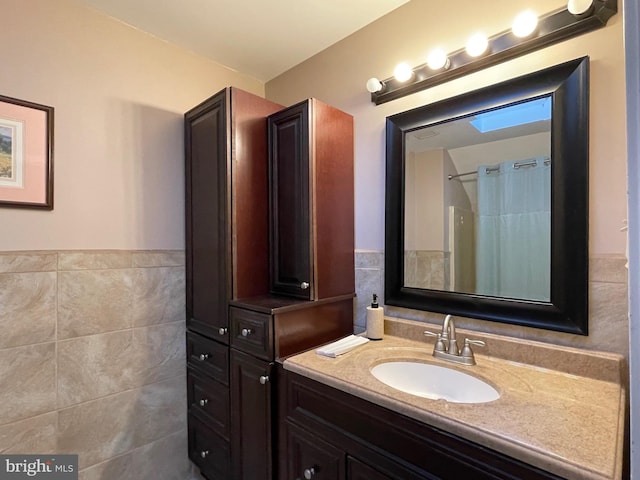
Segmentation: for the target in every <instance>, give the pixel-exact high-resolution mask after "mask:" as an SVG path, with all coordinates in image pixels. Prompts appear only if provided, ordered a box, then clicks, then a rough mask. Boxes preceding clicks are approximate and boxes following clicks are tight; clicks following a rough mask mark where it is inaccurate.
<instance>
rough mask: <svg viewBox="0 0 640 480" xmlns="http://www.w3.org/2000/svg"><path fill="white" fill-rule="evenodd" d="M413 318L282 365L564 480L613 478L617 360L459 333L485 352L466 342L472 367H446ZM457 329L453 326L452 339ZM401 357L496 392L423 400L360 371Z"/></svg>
mask: <svg viewBox="0 0 640 480" xmlns="http://www.w3.org/2000/svg"><path fill="white" fill-rule="evenodd" d="M389 321H390V320H389V319H387V322H389ZM414 323H416V325H412V322H408V321H400V323H395V324H394V326H395V327H397V326H398V325H399V326H400V327H402V328H394V327H392V328H389V325H387V326H386V327H385V329H386V331H387V332H388V331H392V332H393V333H394V335H393V336H392V335H389V334H386V335H385V338H384V340H382V341H378V342H368V343H367V344H365V345H363V346H360V347H357V348H356V349H355V350H353V351H351V352H349V353H346V354H344V355H341V356H339V357H337V358H329V357H323V356H320V355H318V354H316V353H315V351H308V352H304V353H301V354H299V355H295V356H292V357H289V358H287V359H286V360H285V361H284V368H285V369H286V370H289V371H292V372H295V373H298V374H300V375H304V376H306V377H309V378H311V379H314V380H317V381H319V382H322V383H324V384H326V385H329V386H332V387H335V388H337V389H339V390H342V391H345V392H347V393H351V394H353V395H355V396H357V397H360V398H363V399H365V400H368V401H370V402H372V403H375V404H377V405H380V406H383V407H386V408H389V409H390V410H393V411H396V412H399V413H402V414H404V415H407V416H409V417H412V418H414V419H416V420H419V421H422V422H424V423H427V424H429V425H432V426H434V427H437V428H440V429H443V430H445V431H448V432H450V433H453V434H456V435H459V436H460V437H463V438H466V439H468V440H471V441H474V442H476V443H478V444H481V445H485V446H487V447H489V448H492V449H494V450H496V451H499V452H502V453H504V454H506V455H509V456H511V457H514V458H517V459H519V460H522V461H524V462H526V463H528V464H531V465H534V466H537V467H539V468H542V469H543V470H546V471H549V472H552V473H554V474H557V475H560V476H562V477H565V478H568V479H580V480H582V479H585V480H586V479H598V480H601V479H619V478H620V477H621V469H622V450H623V436H624V422H625V415H624V411H625V390H624V388H623V386H622V385H621V383H620V379H621V374H622V365H623V363H622V362H623V360H622V357H619V356H617V355H612V354H598V353H594V352H587V351H583V350H578V349H571V348H565V347H557V348H556V347H550V346H549V345H548V344H537V343H536V342H527V341H523V340H519V339H507V338H505V337H498V336H495V335H488V334H487V335H482V334H478V333H477V332H468V333H471V335H466V336H472V337H473V338H480V339H483V340H485V341H486V342H487V350H486V351H487V352H489V351H490V352H491V353H492V356H487V355H483V354H482V352H481V351H480V350H481V349H480V348H478V347H474V350H475V355H476V361H477V365H474V366H463V365H456V364H453V363H450V362H445V361H443V360H439V359H436V358H434V357H433V356H432V355H431V352H432V351H433V340H428V339H425V340H422V339H420V336H421V332H422V331H423V330H425V327H427V328H428V327H434V326H433V325H426V324H417V322H414ZM429 329H430V330H433V329H432V328H429ZM418 331H419V333H418V335H416V333H417V332H418ZM396 334H400V335H403V336H396ZM464 335H465V332H464V331H462V332H460V331H459V333H458V339H460V338H464ZM404 337H409V338H404ZM410 338H411V339H410ZM412 339H419V340H418V341H416V340H412ZM492 342H493V344H494V346H493V348H492V349H491V348H489V347H490V346H491V344H492ZM509 354H512V356H513V357H516V358H517V359H518V360H521V358H519V357H522V356H523V355H524V356H528V357H529V358H531V359H532V363H533V364H529V363H526V364H525V363H521V362H518V361H514V360H513V359H511V358H509V356H510V355H509ZM498 355H500V356H498ZM408 359H410V360H417V361H421V362H426V363H433V364H436V365H443V366H447V367H449V368H454V369H457V370H459V371H462V372H466V373H470V374H472V375H474V376H476V377H478V378H480V379H482V380H484V381H486V382H487V383H489V384H491V385H492V386H493V387H494V388H496V389H497V390H498V391H499V393H500V398H499V399H498V400H495V401H493V402H488V403H481V404H463V403H449V402H447V401H445V400H430V399H426V398H422V397H417V396H414V395H411V394H408V393H404V392H401V391H399V390H396V389H394V388H392V387H389V386H387V385H385V384H384V383H382V382H380V381H379V380H377V379H376V378H375V377H374V376H373V375H372V374H371V373H370V372H369V370H370V368H371V367H373V366H375V365H377V364H379V363H383V362H386V361H390V360H408ZM547 364H555V365H558V366H556V367H555V368H556V369H550V368H548V367H547ZM541 365H542V366H541ZM560 365H564V366H565V367H566V368H564V367H561V366H560ZM580 370H582V371H580Z"/></svg>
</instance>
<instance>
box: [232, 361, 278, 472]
mask: <svg viewBox="0 0 640 480" xmlns="http://www.w3.org/2000/svg"><path fill="white" fill-rule="evenodd" d="M272 369H273V362H268V361H264V360H260V359H257V358H255V357H252V356H250V355H247V354H245V353H242V352H239V351H237V350H235V349H232V350H231V401H232V409H231V417H232V418H231V422H232V425H233V438H234V440H233V443H232V445H233V471H234V474H235V475H234V478H235V479H237V480H271V479H272V478H273V465H274V462H273V449H272V443H273V436H274V434H275V431H274V429H273V427H272V424H273V423H274V415H273V405H274V402H273V398H274V384H275V378H274V376H273V374H272Z"/></svg>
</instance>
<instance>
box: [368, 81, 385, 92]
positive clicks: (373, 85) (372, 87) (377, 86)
mask: <svg viewBox="0 0 640 480" xmlns="http://www.w3.org/2000/svg"><path fill="white" fill-rule="evenodd" d="M382 87H383V85H382V82H381V81H380V80H378V79H377V78H375V77H371V78H370V79H369V80H367V91H368V92H369V93H376V92H379V91H380V90H382Z"/></svg>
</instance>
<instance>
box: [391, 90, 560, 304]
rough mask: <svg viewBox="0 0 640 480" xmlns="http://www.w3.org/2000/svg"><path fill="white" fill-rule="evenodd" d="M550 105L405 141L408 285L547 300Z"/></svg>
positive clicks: (519, 107) (445, 126)
mask: <svg viewBox="0 0 640 480" xmlns="http://www.w3.org/2000/svg"><path fill="white" fill-rule="evenodd" d="M551 103H552V99H551V96H545V97H542V98H538V99H534V100H528V101H526V102H522V103H517V104H513V105H505V106H502V107H500V108H497V109H495V110H491V111H487V112H477V113H475V114H474V115H470V116H467V117H462V118H457V119H452V120H450V121H447V122H444V123H441V124H438V125H429V126H426V127H424V128H419V129H417V130H415V131H412V132H410V133H407V134H406V137H405V144H406V153H405V158H404V161H405V169H406V173H405V185H404V189H405V206H404V209H405V210H404V211H405V222H404V229H405V232H404V245H405V252H404V285H405V286H406V287H413V288H427V289H433V290H447V291H456V292H464V293H478V294H481V295H490V296H495V297H506V298H517V299H525V300H542V301H546V302H548V301H549V300H550V296H551V294H550V287H551V190H550V187H551Z"/></svg>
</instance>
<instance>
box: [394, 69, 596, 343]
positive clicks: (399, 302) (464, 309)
mask: <svg viewBox="0 0 640 480" xmlns="http://www.w3.org/2000/svg"><path fill="white" fill-rule="evenodd" d="M544 96H551V98H552V121H551V156H552V158H553V162H552V166H551V169H552V170H551V192H552V193H551V195H552V198H551V296H550V302H540V301H529V300H515V299H510V298H501V297H489V296H483V295H478V294H468V293H458V292H448V291H442V290H427V289H419V288H409V287H405V286H404V260H403V259H404V245H405V242H404V172H405V162H404V156H405V134H406V133H408V132H411V131H413V130H416V129H418V128H422V127H425V126H428V125H436V124H440V123H443V122H447V121H449V120H452V119H455V118H459V117H465V116H469V115H473V114H474V113H477V112H479V111H487V110H493V109H496V108H499V107H501V106H504V105H507V104H513V103H519V102H524V101H526V100H530V99H534V98H539V97H544ZM386 163H387V165H386V169H387V171H386V206H385V304H387V305H394V306H399V307H405V308H413V309H417V310H427V311H432V312H438V313H447V314H452V315H456V316H463V317H472V318H478V319H483V320H493V321H497V322H503V323H510V324H515V325H523V326H528V327H536V328H544V329H549V330H556V331H561V332H568V333H575V334H581V335H587V334H588V323H589V322H588V260H589V259H588V243H589V236H588V225H589V217H588V215H589V209H588V197H589V186H588V184H589V58H588V57H583V58H578V59H576V60H572V61H570V62H566V63H563V64H560V65H557V66H554V67H551V68H547V69H544V70H541V71H538V72H535V73H531V74H528V75H525V76H522V77H518V78H515V79H513V80H508V81H505V82H502V83H498V84H496V85H492V86H490V87H486V88H483V89H480V90H476V91H472V92H469V93H465V94H463V95H460V96H457V97H453V98H450V99H446V100H443V101H440V102H437V103H433V104H430V105H425V106H422V107H418V108H415V109H413V110H409V111H406V112H402V113H399V114H396V115H393V116H390V117H387V124H386Z"/></svg>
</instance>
